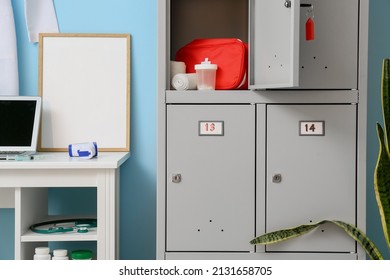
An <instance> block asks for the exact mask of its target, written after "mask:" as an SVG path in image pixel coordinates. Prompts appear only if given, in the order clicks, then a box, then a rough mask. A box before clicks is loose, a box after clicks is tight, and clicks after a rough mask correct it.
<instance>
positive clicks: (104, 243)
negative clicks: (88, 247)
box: [97, 169, 119, 260]
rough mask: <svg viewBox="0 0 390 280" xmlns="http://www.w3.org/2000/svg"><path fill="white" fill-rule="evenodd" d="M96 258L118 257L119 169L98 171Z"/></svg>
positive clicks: (113, 258)
mask: <svg viewBox="0 0 390 280" xmlns="http://www.w3.org/2000/svg"><path fill="white" fill-rule="evenodd" d="M97 196H98V197H97V200H98V201H97V222H98V229H97V231H98V240H97V259H98V260H115V259H118V258H119V246H118V245H119V223H118V221H119V211H118V210H119V203H118V202H119V170H115V169H106V170H104V171H102V172H100V173H99V176H98V186H97Z"/></svg>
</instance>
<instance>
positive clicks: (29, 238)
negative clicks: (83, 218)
mask: <svg viewBox="0 0 390 280" xmlns="http://www.w3.org/2000/svg"><path fill="white" fill-rule="evenodd" d="M97 240H98V236H97V230H96V229H90V230H89V231H88V232H87V233H77V232H63V233H49V234H44V233H36V232H32V231H31V230H29V231H28V232H27V233H25V234H23V235H22V236H21V242H49V241H97Z"/></svg>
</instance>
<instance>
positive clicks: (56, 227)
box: [30, 219, 97, 234]
mask: <svg viewBox="0 0 390 280" xmlns="http://www.w3.org/2000/svg"><path fill="white" fill-rule="evenodd" d="M95 227H97V221H96V219H62V220H53V221H46V222H42V223H37V224H33V225H31V226H30V230H31V231H33V232H36V233H44V234H47V233H63V232H77V233H87V232H88V231H89V228H95Z"/></svg>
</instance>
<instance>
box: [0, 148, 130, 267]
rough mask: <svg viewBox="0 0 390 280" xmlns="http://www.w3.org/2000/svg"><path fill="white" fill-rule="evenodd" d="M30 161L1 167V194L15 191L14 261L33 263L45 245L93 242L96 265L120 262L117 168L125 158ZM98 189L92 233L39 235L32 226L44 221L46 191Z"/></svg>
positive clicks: (46, 156) (57, 156) (56, 156)
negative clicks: (33, 258) (95, 222)
mask: <svg viewBox="0 0 390 280" xmlns="http://www.w3.org/2000/svg"><path fill="white" fill-rule="evenodd" d="M39 155H40V158H39V159H36V160H29V161H6V162H5V161H1V162H0V191H1V189H2V188H3V190H4V191H6V190H7V191H8V192H9V189H10V188H12V189H14V191H15V192H14V195H15V259H32V256H33V254H34V248H35V247H37V246H42V245H44V244H47V242H49V241H79V240H80V241H96V242H97V259H102V260H103V259H118V256H119V244H118V243H119V238H118V237H119V228H118V220H119V211H118V210H119V167H120V166H121V164H122V163H124V162H125V161H126V160H127V159H128V158H129V156H130V154H129V153H126V152H101V153H99V155H98V157H97V158H93V159H89V160H88V159H81V158H70V157H69V156H68V154H67V153H54V152H53V153H39ZM52 187H96V190H97V222H98V227H97V229H96V231H90V233H87V234H76V233H72V234H68V233H66V234H64V233H62V234H37V233H32V232H31V231H29V227H30V225H31V224H34V223H38V222H42V221H45V220H47V219H48V218H50V217H49V216H48V206H47V205H48V203H47V189H48V188H52Z"/></svg>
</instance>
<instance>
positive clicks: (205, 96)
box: [166, 90, 359, 104]
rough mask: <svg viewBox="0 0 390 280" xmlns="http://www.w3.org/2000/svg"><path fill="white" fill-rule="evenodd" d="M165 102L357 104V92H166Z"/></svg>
mask: <svg viewBox="0 0 390 280" xmlns="http://www.w3.org/2000/svg"><path fill="white" fill-rule="evenodd" d="M166 98H167V100H166V102H167V103H170V104H179V103H186V104H188V103H197V104H200V103H236V104H239V103H240V104H242V103H294V104H295V103H299V104H301V103H305V104H306V103H338V104H340V103H358V102H359V92H358V91H357V90H316V91H315V90H305V91H286V90H278V91H276V90H256V91H251V90H230V91H229V90H217V91H208V90H201V91H197V90H191V91H176V90H171V91H167V92H166Z"/></svg>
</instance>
